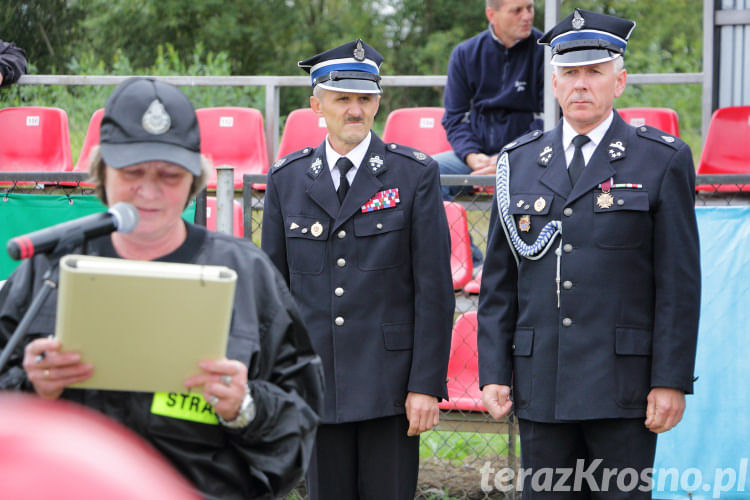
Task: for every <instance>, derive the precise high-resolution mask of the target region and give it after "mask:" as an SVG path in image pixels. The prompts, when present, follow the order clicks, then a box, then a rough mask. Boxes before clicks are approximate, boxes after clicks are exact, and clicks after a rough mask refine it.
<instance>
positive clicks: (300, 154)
mask: <svg viewBox="0 0 750 500" xmlns="http://www.w3.org/2000/svg"><path fill="white" fill-rule="evenodd" d="M313 151H315V149H314V148H304V149H300V150H298V151H295V152H293V153H289V154H288V155H286V156H284V157H282V158H279V159H278V160H276V161H275V162H273V165H271V171H270V172H269V173H271V174H273V173H274V172H278V171H279V170H281V169H282V168H283V167H284V166H286V165H288V164H290V163H291V162H293V161H294V160H299V159H300V158H304V157H305V156H309V155H310V153H312V152H313Z"/></svg>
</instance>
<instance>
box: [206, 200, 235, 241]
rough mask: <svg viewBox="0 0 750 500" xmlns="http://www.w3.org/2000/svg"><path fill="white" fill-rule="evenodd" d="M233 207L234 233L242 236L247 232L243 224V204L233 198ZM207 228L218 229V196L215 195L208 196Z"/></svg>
mask: <svg viewBox="0 0 750 500" xmlns="http://www.w3.org/2000/svg"><path fill="white" fill-rule="evenodd" d="M232 207H233V217H232V233H233V234H234V235H235V236H237V237H238V238H242V236H244V234H245V229H244V226H243V224H242V204H241V203H240V202H239V201H237V200H232ZM206 228H207V229H210V230H211V231H216V198H215V197H214V196H207V197H206Z"/></svg>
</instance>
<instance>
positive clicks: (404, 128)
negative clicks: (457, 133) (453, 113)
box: [383, 108, 453, 155]
mask: <svg viewBox="0 0 750 500" xmlns="http://www.w3.org/2000/svg"><path fill="white" fill-rule="evenodd" d="M443 113H445V110H444V109H443V108H403V109H396V110H393V111H391V114H389V115H388V119H387V120H386V121H385V129H384V130H383V141H385V142H396V143H398V144H403V145H405V146H410V147H412V148H416V149H418V150H420V151H422V152H424V153H427V154H428V155H434V154H437V153H442V152H443V151H450V150H451V149H453V148H451V145H450V143H449V142H448V137H447V136H446V135H445V129H443V126H442V125H441V124H440V120H441V119H442V118H443Z"/></svg>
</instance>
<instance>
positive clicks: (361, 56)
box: [352, 40, 365, 61]
mask: <svg viewBox="0 0 750 500" xmlns="http://www.w3.org/2000/svg"><path fill="white" fill-rule="evenodd" d="M352 55H354V59H356V60H357V61H364V60H365V48H364V47H363V46H362V40H357V46H356V47H354V53H353V54H352Z"/></svg>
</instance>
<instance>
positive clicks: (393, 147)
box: [388, 144, 398, 149]
mask: <svg viewBox="0 0 750 500" xmlns="http://www.w3.org/2000/svg"><path fill="white" fill-rule="evenodd" d="M388 147H389V148H391V149H396V148H397V147H398V146H396V145H395V144H389V145H388Z"/></svg>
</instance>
